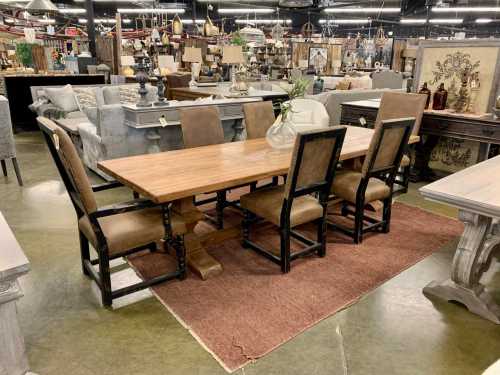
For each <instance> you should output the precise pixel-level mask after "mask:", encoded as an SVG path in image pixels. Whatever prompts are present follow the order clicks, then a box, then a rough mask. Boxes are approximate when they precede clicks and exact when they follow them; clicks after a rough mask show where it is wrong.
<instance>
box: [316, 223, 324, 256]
mask: <svg viewBox="0 0 500 375" xmlns="http://www.w3.org/2000/svg"><path fill="white" fill-rule="evenodd" d="M317 224H318V228H317V229H318V243H320V244H321V248H320V249H319V250H318V256H320V257H324V256H325V255H326V216H323V217H322V218H321V219H319V220H318V223H317Z"/></svg>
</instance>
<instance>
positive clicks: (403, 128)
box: [329, 117, 415, 243]
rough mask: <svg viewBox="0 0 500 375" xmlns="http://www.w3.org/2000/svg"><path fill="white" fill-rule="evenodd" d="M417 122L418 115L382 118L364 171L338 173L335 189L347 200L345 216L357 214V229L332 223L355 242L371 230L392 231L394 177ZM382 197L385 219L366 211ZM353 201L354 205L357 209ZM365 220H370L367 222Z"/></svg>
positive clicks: (334, 184)
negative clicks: (383, 119)
mask: <svg viewBox="0 0 500 375" xmlns="http://www.w3.org/2000/svg"><path fill="white" fill-rule="evenodd" d="M414 124H415V118H414V117H410V118H401V119H395V120H386V121H382V122H381V123H380V124H378V126H377V127H376V128H375V133H374V135H373V137H372V140H371V143H370V147H369V149H368V153H367V155H366V157H365V160H364V162H363V166H362V168H361V171H359V172H358V171H354V170H342V171H340V172H339V173H337V176H336V178H335V181H334V182H333V185H332V190H331V192H332V194H333V195H334V197H335V198H340V199H342V200H343V202H342V216H348V215H353V216H354V229H353V230H351V229H349V228H346V227H344V226H341V225H339V224H334V223H332V222H330V221H329V224H330V225H331V226H332V227H333V228H334V229H338V230H340V231H341V232H343V233H345V234H348V235H350V236H351V237H353V239H354V242H355V243H360V242H361V241H362V240H363V234H364V233H365V232H368V231H373V230H378V229H381V230H382V232H384V233H388V232H389V229H390V220H391V207H392V192H393V183H394V178H395V176H396V172H397V170H398V168H399V165H400V163H401V158H402V157H403V153H404V151H405V149H406V147H407V144H408V139H409V138H410V134H411V131H412V129H413V126H414ZM379 200H382V201H383V204H384V207H383V212H382V220H377V219H375V218H373V217H371V216H368V215H365V205H366V204H368V203H371V202H374V201H379ZM349 205H354V206H355V211H351V210H350V209H349ZM364 222H369V224H368V225H367V226H365V225H364Z"/></svg>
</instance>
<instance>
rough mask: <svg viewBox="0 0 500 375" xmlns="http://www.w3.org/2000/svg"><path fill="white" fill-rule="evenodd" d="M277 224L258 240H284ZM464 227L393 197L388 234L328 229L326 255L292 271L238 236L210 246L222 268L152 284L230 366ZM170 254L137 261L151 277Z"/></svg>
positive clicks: (280, 339) (281, 339) (278, 342)
mask: <svg viewBox="0 0 500 375" xmlns="http://www.w3.org/2000/svg"><path fill="white" fill-rule="evenodd" d="M229 215H232V216H233V217H230V218H229V222H233V223H236V222H239V220H240V217H239V216H238V215H237V214H235V213H232V214H229ZM204 225H205V224H202V225H201V226H202V227H203V226H204ZM206 227H208V225H206ZM272 228H273V227H272V226H270V225H268V224H262V225H261V226H260V227H259V228H258V229H257V231H256V232H255V236H254V237H253V238H254V240H256V242H258V243H260V244H262V245H265V246H267V247H269V246H275V247H276V248H278V245H279V236H278V234H277V232H276V231H274V230H273V229H272ZM301 229H302V230H303V231H304V232H309V230H311V228H308V227H305V228H301ZM462 229H463V226H462V224H461V223H460V222H459V221H456V220H452V219H448V218H445V217H442V216H438V215H434V214H431V213H429V212H426V211H423V210H420V209H418V208H414V207H410V206H407V205H403V204H395V205H394V208H393V216H392V223H391V232H390V233H389V234H373V235H367V236H366V238H365V240H364V241H363V243H362V244H361V245H354V244H353V243H352V242H351V240H349V239H348V238H346V237H344V236H342V235H340V234H337V233H333V232H331V231H329V233H328V249H327V256H326V257H325V258H318V257H316V256H311V257H308V258H306V259H301V260H297V261H295V262H293V263H292V268H291V272H290V273H289V274H287V275H283V274H281V272H280V269H279V266H277V265H276V264H274V263H272V262H270V261H268V260H267V259H265V258H263V257H261V256H259V255H257V254H255V253H254V252H253V251H251V250H245V249H243V248H242V247H241V246H240V242H239V240H238V239H234V240H228V241H226V242H224V243H223V244H221V245H217V246H214V247H212V248H209V252H210V254H211V255H213V256H214V257H215V258H216V259H218V260H219V261H220V262H221V263H222V265H223V267H224V272H223V274H222V275H220V276H218V277H215V278H213V279H210V280H208V281H202V280H201V279H199V278H198V277H196V276H195V275H193V274H191V273H190V274H189V276H188V278H187V280H185V281H183V282H171V283H166V284H164V285H160V286H157V287H155V288H154V292H155V294H156V296H157V297H158V298H159V299H160V301H161V302H162V303H163V304H164V305H165V306H166V307H167V308H168V310H169V311H170V312H172V313H173V314H174V315H175V316H176V318H177V319H178V320H179V321H180V322H181V323H182V324H183V325H184V326H185V327H186V328H187V329H189V330H190V332H191V334H192V335H193V336H194V337H195V338H196V339H197V340H198V341H199V342H200V343H201V344H202V345H203V346H204V347H205V348H206V349H207V350H208V351H209V352H210V353H211V354H212V355H213V356H214V357H215V358H216V359H217V360H218V361H219V363H220V364H221V365H222V366H223V367H224V368H225V369H226V370H227V371H229V372H232V371H235V370H237V369H239V368H240V367H242V366H244V365H245V364H247V363H248V362H250V361H252V360H255V359H258V358H260V357H262V356H264V355H266V354H267V353H269V352H270V351H272V350H273V349H275V348H277V347H278V346H280V345H281V344H283V343H285V342H287V341H288V340H290V339H292V338H293V337H295V336H297V335H298V334H300V333H301V332H303V331H304V330H306V329H308V328H309V327H311V326H313V325H315V324H317V323H318V322H319V321H321V320H323V319H325V318H327V317H329V316H331V315H333V314H335V313H336V312H337V311H339V310H341V309H342V308H344V307H346V306H348V305H350V304H352V303H354V302H356V301H357V300H358V299H359V298H361V297H362V296H363V295H365V294H366V293H368V292H370V291H372V290H373V289H375V288H376V287H377V286H379V285H380V284H382V283H384V282H385V281H387V280H389V279H391V278H392V277H394V276H396V275H397V274H399V273H400V272H402V271H403V270H405V269H407V268H408V267H410V266H412V265H414V264H415V263H417V262H418V261H420V260H422V259H423V258H425V257H427V256H428V255H430V254H431V253H433V252H434V251H437V250H438V249H440V248H441V247H442V246H443V245H445V244H446V243H448V242H449V241H451V240H453V239H454V238H456V237H457V236H458V235H459V234H460V233H461V231H462ZM202 230H206V228H202ZM311 232H312V230H311ZM312 233H314V232H312ZM168 258H169V256H168V255H165V254H152V255H149V254H148V255H144V256H139V257H136V258H134V259H131V262H132V264H133V265H134V267H135V268H136V269H137V270H138V271H139V272H140V273H141V274H142V275H143V276H144V277H146V278H148V277H152V276H154V275H156V274H158V272H160V271H162V270H165V268H166V267H169V266H171V262H169V259H168Z"/></svg>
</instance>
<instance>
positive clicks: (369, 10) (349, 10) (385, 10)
mask: <svg viewBox="0 0 500 375" xmlns="http://www.w3.org/2000/svg"><path fill="white" fill-rule="evenodd" d="M324 11H325V13H400V12H401V8H325V9H324Z"/></svg>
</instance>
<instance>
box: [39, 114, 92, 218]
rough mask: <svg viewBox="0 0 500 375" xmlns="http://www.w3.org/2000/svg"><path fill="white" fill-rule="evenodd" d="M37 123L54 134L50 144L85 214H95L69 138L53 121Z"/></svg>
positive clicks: (89, 193)
mask: <svg viewBox="0 0 500 375" xmlns="http://www.w3.org/2000/svg"><path fill="white" fill-rule="evenodd" d="M38 121H39V122H40V123H41V124H42V125H44V126H45V127H47V128H49V129H50V130H52V132H53V133H54V136H53V137H52V142H54V145H55V148H56V149H57V152H58V154H59V158H60V159H61V162H62V163H63V165H64V168H65V169H66V171H67V172H68V174H69V175H70V177H71V179H72V184H73V187H74V188H75V190H76V191H77V192H78V194H79V195H80V199H81V201H82V204H83V207H84V208H85V211H86V213H87V214H90V213H92V212H95V211H96V210H97V202H96V200H95V197H94V193H93V191H92V186H91V185H90V182H89V179H88V176H87V173H85V168H84V166H83V163H82V161H81V159H80V157H79V156H78V152H77V151H76V148H75V145H74V144H73V142H72V141H71V138H70V137H69V136H68V134H67V133H66V132H65V131H64V130H63V129H61V128H60V127H59V126H58V125H56V124H55V123H54V122H53V121H51V120H49V119H47V118H45V117H39V118H38Z"/></svg>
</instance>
